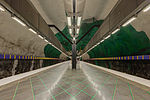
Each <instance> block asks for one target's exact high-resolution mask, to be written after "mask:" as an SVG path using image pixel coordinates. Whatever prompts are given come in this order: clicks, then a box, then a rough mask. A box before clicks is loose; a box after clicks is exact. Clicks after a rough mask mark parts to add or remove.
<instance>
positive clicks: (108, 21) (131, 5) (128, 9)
mask: <svg viewBox="0 0 150 100" xmlns="http://www.w3.org/2000/svg"><path fill="white" fill-rule="evenodd" d="M149 3H150V0H119V1H118V2H117V4H116V5H115V7H114V8H113V9H112V10H111V12H110V13H109V15H108V16H107V17H106V18H105V20H104V22H103V24H102V25H101V26H100V28H99V30H98V31H97V32H96V33H95V34H94V36H93V37H92V39H91V40H90V41H89V42H88V44H87V45H86V47H85V48H84V50H83V51H82V52H81V55H83V54H85V53H86V52H87V51H88V50H90V49H91V48H92V47H93V46H94V45H96V44H97V43H99V42H100V41H101V40H103V39H104V38H105V37H106V36H107V35H109V34H111V32H113V31H114V30H115V29H116V28H118V27H120V26H121V25H122V24H124V23H125V22H126V21H127V20H129V18H131V17H133V16H135V15H137V14H138V13H139V12H140V11H141V10H142V9H143V8H144V7H146V6H147V5H148V4H149ZM81 55H80V56H81Z"/></svg>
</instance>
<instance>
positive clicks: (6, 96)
mask: <svg viewBox="0 0 150 100" xmlns="http://www.w3.org/2000/svg"><path fill="white" fill-rule="evenodd" d="M70 66H71V65H70V62H68V63H67V64H64V65H60V66H57V67H54V68H51V69H49V70H46V71H44V72H42V73H39V74H37V75H35V76H32V77H29V78H28V79H26V80H20V81H18V83H16V84H13V85H12V86H11V84H10V86H9V87H6V88H5V87H2V88H0V100H150V92H148V91H145V90H142V89H140V88H138V87H136V86H134V85H132V84H131V83H129V82H127V81H124V80H121V79H119V78H117V77H116V76H113V75H111V74H108V73H106V72H104V71H102V70H100V69H97V68H94V67H92V66H90V65H88V64H85V63H80V64H78V65H77V66H78V69H77V70H71V69H70ZM79 67H80V68H79Z"/></svg>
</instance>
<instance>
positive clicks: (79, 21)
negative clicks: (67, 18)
mask: <svg viewBox="0 0 150 100" xmlns="http://www.w3.org/2000/svg"><path fill="white" fill-rule="evenodd" d="M81 19H82V17H78V19H77V26H80V24H81Z"/></svg>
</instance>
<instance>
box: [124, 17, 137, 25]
mask: <svg viewBox="0 0 150 100" xmlns="http://www.w3.org/2000/svg"><path fill="white" fill-rule="evenodd" d="M135 19H136V17H132V18H131V19H129V20H128V21H127V22H126V23H124V24H123V25H122V26H123V27H125V26H127V25H128V24H130V23H131V22H133V21H134V20H135Z"/></svg>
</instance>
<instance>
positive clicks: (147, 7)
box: [80, 4, 150, 57]
mask: <svg viewBox="0 0 150 100" xmlns="http://www.w3.org/2000/svg"><path fill="white" fill-rule="evenodd" d="M149 10H150V4H149V5H148V6H146V7H145V8H144V9H143V10H142V11H143V12H147V11H149ZM135 19H137V17H135V16H134V17H132V18H130V19H129V20H128V21H127V22H125V23H124V24H123V25H122V27H125V26H127V25H129V24H130V23H131V22H133V21H134V20H135ZM118 31H120V28H117V29H115V30H114V31H113V32H112V33H111V34H115V33H117V32H118ZM111 34H110V35H108V36H107V37H105V38H104V39H103V40H101V41H100V42H99V43H97V44H96V45H94V46H93V47H92V48H91V49H89V50H88V51H87V52H89V51H90V50H92V49H93V48H95V47H96V46H98V45H99V44H101V43H102V42H104V41H105V40H106V39H108V38H109V37H110V36H111ZM87 52H85V53H84V54H86V53H87ZM84 54H83V55H84ZM83 55H82V56H83ZM82 56H80V57H82Z"/></svg>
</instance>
